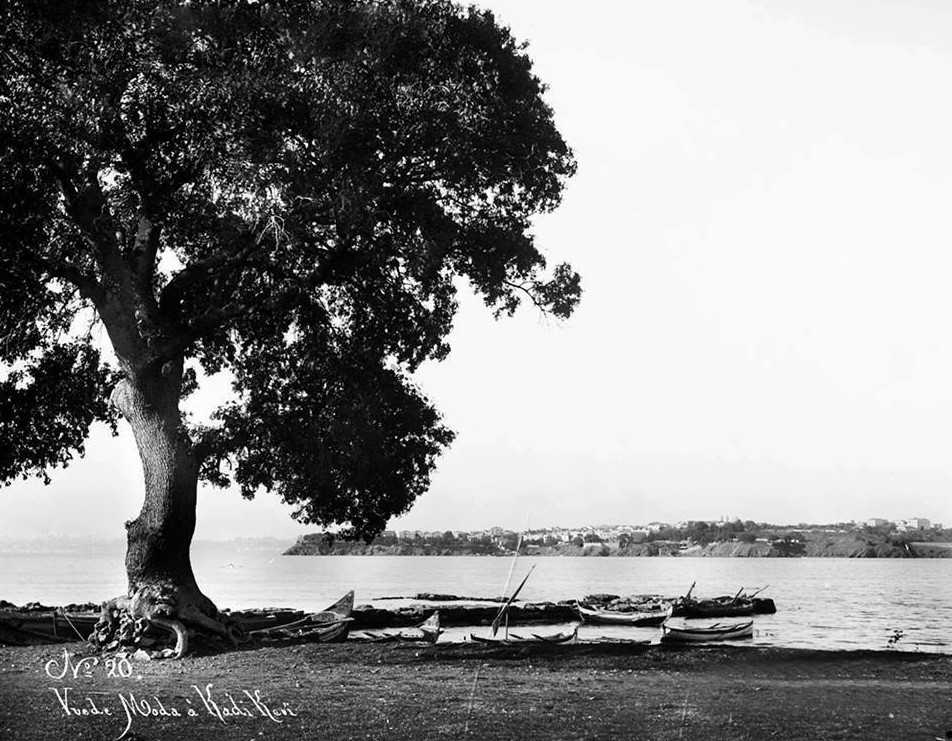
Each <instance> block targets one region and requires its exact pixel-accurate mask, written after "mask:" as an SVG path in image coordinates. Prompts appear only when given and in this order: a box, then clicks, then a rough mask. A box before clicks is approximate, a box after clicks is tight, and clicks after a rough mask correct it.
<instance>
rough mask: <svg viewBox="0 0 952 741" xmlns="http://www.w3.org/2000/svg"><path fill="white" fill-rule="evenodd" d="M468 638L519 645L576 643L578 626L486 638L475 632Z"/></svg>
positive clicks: (497, 643) (478, 641)
mask: <svg viewBox="0 0 952 741" xmlns="http://www.w3.org/2000/svg"><path fill="white" fill-rule="evenodd" d="M469 639H470V640H471V641H473V642H475V643H491V644H496V645H502V646H516V645H519V646H521V645H524V644H527V643H555V644H568V643H577V642H578V626H577V625H576V626H575V627H574V628H573V629H572V630H567V631H564V632H561V633H551V634H548V635H546V634H541V633H531V634H530V635H528V636H523V635H519V634H517V633H509V634H508V635H507V636H506V637H504V638H488V637H486V636H478V635H476V634H475V633H470V634H469Z"/></svg>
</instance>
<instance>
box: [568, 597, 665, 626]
mask: <svg viewBox="0 0 952 741" xmlns="http://www.w3.org/2000/svg"><path fill="white" fill-rule="evenodd" d="M671 610H672V607H671V605H666V606H665V607H661V608H658V609H654V610H631V611H628V612H622V611H620V610H600V609H598V608H595V607H589V606H588V605H582V604H579V603H576V604H575V611H576V612H577V613H578V616H579V617H580V618H582V620H584V621H585V622H586V623H593V624H595V625H624V626H628V627H633V628H653V627H656V626H658V625H662V624H663V623H664V621H665V620H667V619H668V618H669V617H671Z"/></svg>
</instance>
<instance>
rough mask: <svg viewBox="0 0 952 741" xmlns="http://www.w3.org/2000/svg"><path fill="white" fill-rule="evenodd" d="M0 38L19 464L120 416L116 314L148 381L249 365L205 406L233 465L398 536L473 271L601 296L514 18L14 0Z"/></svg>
mask: <svg viewBox="0 0 952 741" xmlns="http://www.w3.org/2000/svg"><path fill="white" fill-rule="evenodd" d="M0 52H2V59H0V109H2V110H3V115H2V116H0V172H2V173H3V177H2V179H0V327H2V333H3V335H2V338H0V353H2V355H0V361H2V362H3V364H4V365H5V366H6V367H7V368H8V369H14V370H15V371H16V373H15V374H14V375H9V373H8V375H7V378H6V379H5V380H4V382H3V383H2V385H0V410H2V411H3V416H2V417H0V419H2V420H3V423H2V425H0V435H2V438H0V448H2V449H3V451H4V455H3V457H2V459H0V478H4V479H9V478H11V477H12V476H15V475H21V474H24V473H38V474H41V475H45V472H46V471H47V470H48V469H49V468H50V467H51V466H54V465H58V464H62V463H64V462H65V461H67V460H68V459H69V458H70V456H71V455H72V454H73V453H75V452H78V453H81V452H82V441H83V439H84V438H85V436H86V434H87V432H88V428H89V425H90V424H91V423H92V422H93V421H94V420H104V419H105V420H109V419H110V418H111V417H110V411H109V408H108V406H107V405H106V399H107V395H108V392H109V387H110V385H111V383H112V382H113V381H114V379H112V380H110V379H111V377H110V371H109V370H108V369H107V368H105V367H104V366H103V365H102V364H101V363H100V359H99V356H98V352H97V351H96V350H95V349H94V346H93V343H92V341H91V338H90V335H89V333H88V332H86V333H82V332H80V333H78V334H77V331H76V329H77V325H78V324H80V323H81V320H83V319H84V318H85V317H86V316H87V315H88V312H89V311H90V310H91V311H92V312H94V316H95V317H96V319H97V320H98V321H101V322H102V324H103V325H104V326H105V328H106V330H107V332H108V337H109V339H110V341H111V345H112V348H113V350H114V351H115V360H116V364H115V365H116V368H117V370H118V373H119V374H121V377H123V378H146V377H149V378H155V379H166V378H169V377H172V382H173V383H174V384H176V385H175V388H176V390H177V391H178V392H179V393H180V394H185V393H187V392H188V391H189V390H190V389H191V388H192V387H193V386H194V383H195V379H196V378H198V377H199V374H198V373H197V370H198V369H199V368H201V370H203V371H204V372H205V373H206V374H214V373H217V372H220V371H227V372H228V373H230V375H231V377H232V378H233V379H234V391H235V396H234V399H233V400H232V401H230V402H228V403H226V404H224V405H223V406H222V407H221V409H219V411H218V412H217V413H216V414H215V416H214V420H213V423H212V424H211V425H206V426H203V427H198V426H193V427H190V428H188V429H187V434H188V436H189V438H190V440H191V443H192V449H193V450H194V452H195V455H196V456H197V457H198V458H199V459H200V460H201V461H202V469H201V470H202V474H203V476H204V477H205V478H206V479H207V480H209V481H212V482H214V483H217V484H220V485H225V484H228V483H229V482H235V483H237V484H238V485H239V487H240V488H241V491H242V493H243V494H244V495H246V496H253V495H254V493H255V492H256V491H258V490H259V489H262V488H263V489H270V490H273V491H276V492H277V493H278V494H279V495H280V496H281V497H282V498H283V499H284V500H286V501H287V502H289V503H291V504H293V505H294V506H295V507H296V513H297V514H296V516H297V517H298V518H299V519H301V520H303V521H306V522H310V523H315V524H320V525H330V524H334V523H343V524H346V525H348V526H350V527H351V530H350V531H349V532H350V534H351V535H354V536H356V535H364V536H372V535H373V534H374V533H376V532H379V530H381V529H382V528H383V526H384V524H385V523H386V520H387V518H388V517H389V516H391V515H392V514H396V513H399V512H402V511H404V510H405V509H406V508H408V507H409V505H410V503H411V502H412V501H413V499H414V498H415V497H416V496H418V495H419V494H420V493H421V492H422V491H423V490H424V489H425V488H426V486H427V484H428V481H429V476H430V473H431V471H432V469H433V466H434V463H435V458H436V456H437V455H438V453H439V452H440V451H441V450H442V449H443V448H444V447H445V446H446V445H447V444H449V442H450V441H451V440H452V433H451V432H450V431H449V430H447V429H446V428H445V426H444V425H443V424H442V422H441V418H440V415H439V414H438V412H437V411H436V410H435V409H434V408H433V407H432V406H431V405H430V403H429V402H428V401H427V400H426V398H425V397H424V396H423V395H422V393H421V392H420V390H419V389H417V388H416V387H415V385H414V384H413V382H412V379H411V374H412V372H413V371H414V370H415V369H416V368H417V367H418V366H419V365H420V363H422V362H423V361H424V360H427V359H437V360H438V359H442V358H443V357H445V356H446V354H447V352H448V350H449V348H448V345H447V342H446V337H447V334H448V332H449V330H450V327H451V323H452V319H453V316H454V312H455V310H456V291H457V287H458V284H459V281H458V279H459V278H463V279H465V280H466V281H468V282H469V284H470V285H471V286H472V287H473V289H474V290H475V291H476V292H477V293H478V294H480V295H481V296H482V297H483V298H484V300H485V302H486V303H487V305H489V306H490V307H492V308H493V309H494V310H495V311H496V312H497V313H503V314H505V313H511V312H512V311H514V310H515V309H516V308H517V307H518V306H519V304H520V303H521V302H523V301H530V302H531V303H533V304H535V305H536V306H538V307H540V308H541V309H543V310H545V311H547V312H550V313H551V314H553V315H554V316H556V317H566V316H568V315H569V314H570V313H571V311H572V309H573V308H574V306H575V305H576V303H577V301H578V298H579V295H580V287H579V279H578V276H577V274H575V273H574V272H573V271H572V270H571V269H570V268H569V267H568V266H566V265H558V266H555V267H554V268H553V269H551V270H550V271H548V272H547V271H546V262H545V259H544V257H543V256H542V254H541V253H540V252H539V250H538V249H537V248H536V246H535V244H534V242H533V238H532V235H531V233H530V225H531V219H532V218H533V216H534V215H535V214H538V213H540V212H544V211H548V210H550V209H552V208H554V207H555V206H556V205H557V204H558V203H559V200H560V196H561V192H562V188H563V185H564V183H565V181H566V179H567V178H568V177H570V176H571V175H572V173H573V172H574V168H575V164H574V161H573V159H572V155H571V152H570V150H569V149H568V148H567V146H566V144H565V143H564V141H563V140H562V138H561V136H560V135H559V132H558V131H557V129H556V128H555V126H554V123H553V120H552V111H551V110H550V108H549V107H548V106H547V105H546V103H545V102H544V100H543V97H542V95H543V92H544V87H543V85H542V84H541V82H540V81H539V80H538V79H537V78H536V77H535V76H534V75H533V73H532V68H531V62H530V60H529V58H528V56H527V55H526V52H525V49H524V48H523V47H522V46H521V45H519V44H518V43H517V42H516V41H515V40H514V39H513V37H512V35H511V34H510V32H509V31H508V29H506V28H503V27H501V26H499V25H498V24H497V23H496V21H495V19H494V17H493V16H492V14H491V13H488V12H485V11H480V10H476V9H472V8H470V9H462V8H460V7H458V6H456V5H454V4H452V3H450V2H447V1H445V0H317V1H314V0H308V1H304V0H280V1H273V2H268V1H262V2H253V1H251V0H231V1H228V2H215V3H211V2H184V1H182V0H110V1H109V2H105V1H97V0H58V1H57V2H52V0H29V1H28V0H9V1H8V2H5V3H3V4H2V5H0ZM150 373H151V374H152V375H151V376H149V374H150ZM183 424H184V421H183Z"/></svg>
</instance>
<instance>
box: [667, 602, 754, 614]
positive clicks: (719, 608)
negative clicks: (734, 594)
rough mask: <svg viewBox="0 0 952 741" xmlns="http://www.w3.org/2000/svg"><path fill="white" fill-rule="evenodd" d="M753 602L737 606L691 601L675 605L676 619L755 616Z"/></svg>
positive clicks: (739, 603) (737, 604)
mask: <svg viewBox="0 0 952 741" xmlns="http://www.w3.org/2000/svg"><path fill="white" fill-rule="evenodd" d="M754 609H755V608H754V603H753V602H747V601H745V602H738V603H736V604H731V603H723V602H717V601H713V600H711V601H707V600H705V601H700V602H695V601H693V600H692V601H689V602H681V603H676V604H675V605H674V612H673V616H674V617H684V618H726V617H747V616H748V615H753V614H754Z"/></svg>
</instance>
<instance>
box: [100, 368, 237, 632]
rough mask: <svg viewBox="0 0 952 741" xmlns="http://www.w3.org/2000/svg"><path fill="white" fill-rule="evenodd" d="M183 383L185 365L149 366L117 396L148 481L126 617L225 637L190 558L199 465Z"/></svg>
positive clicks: (135, 535)
mask: <svg viewBox="0 0 952 741" xmlns="http://www.w3.org/2000/svg"><path fill="white" fill-rule="evenodd" d="M181 378H182V367H181V362H180V361H179V362H178V363H174V362H173V363H167V364H165V365H164V366H162V367H161V368H156V367H155V366H150V367H149V368H147V369H146V370H143V371H140V372H138V373H136V374H135V375H134V376H133V377H131V378H129V377H127V378H126V379H124V380H123V381H121V382H120V383H119V384H118V385H117V387H116V389H115V390H114V391H113V396H112V400H113V403H114V404H115V405H116V406H117V407H118V408H119V410H120V411H121V412H122V415H123V416H124V417H125V419H126V421H128V423H129V425H130V426H131V428H132V431H133V434H134V436H135V440H136V445H137V446H138V449H139V456H140V458H141V460H142V470H143V475H144V479H145V499H144V501H143V504H142V510H141V511H140V512H139V516H138V517H136V519H134V520H131V521H129V522H127V523H126V531H127V542H128V549H127V552H126V573H127V576H128V579H129V589H128V599H129V603H128V607H127V609H129V611H130V613H131V614H132V615H133V617H135V618H146V619H149V620H151V619H153V618H159V619H160V620H170V619H171V620H176V621H181V622H182V623H185V624H191V625H195V626H197V627H201V628H203V629H205V630H210V631H212V632H214V633H217V634H219V635H224V634H225V633H226V628H225V626H223V625H222V624H221V623H220V622H218V620H217V619H216V618H217V615H218V611H217V609H216V607H215V605H214V603H213V602H212V601H211V600H210V599H208V598H207V597H206V596H205V595H204V594H202V592H201V590H200V589H199V587H198V584H197V583H196V580H195V575H194V573H193V571H192V564H191V559H190V556H189V550H190V547H191V542H192V535H193V534H194V532H195V505H196V495H197V488H198V470H199V464H200V461H199V460H198V459H197V457H196V456H195V454H194V452H193V451H192V446H191V441H190V439H189V437H188V434H187V432H186V430H185V428H184V426H183V425H182V422H181V416H180V413H179V407H178V403H179V396H180V392H181Z"/></svg>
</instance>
